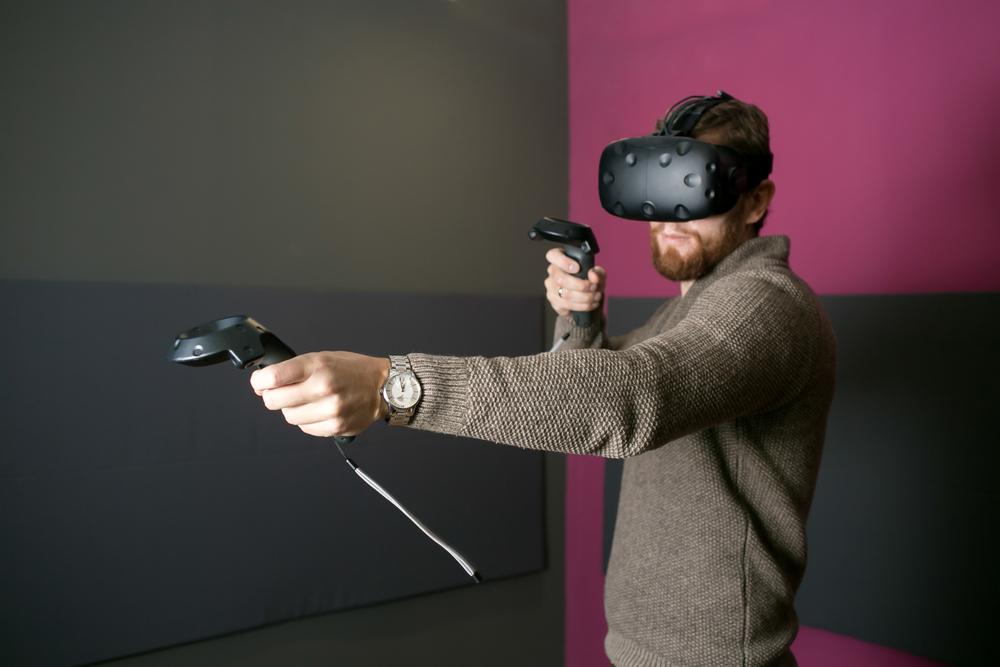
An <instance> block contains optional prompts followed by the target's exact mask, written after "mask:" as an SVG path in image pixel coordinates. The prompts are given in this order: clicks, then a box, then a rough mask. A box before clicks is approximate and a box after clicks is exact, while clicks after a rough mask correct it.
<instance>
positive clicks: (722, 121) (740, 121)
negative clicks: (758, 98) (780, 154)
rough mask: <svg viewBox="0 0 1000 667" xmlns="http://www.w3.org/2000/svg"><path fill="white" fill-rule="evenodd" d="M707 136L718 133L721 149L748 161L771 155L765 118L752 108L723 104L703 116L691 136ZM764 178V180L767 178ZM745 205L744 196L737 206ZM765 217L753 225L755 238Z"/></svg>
mask: <svg viewBox="0 0 1000 667" xmlns="http://www.w3.org/2000/svg"><path fill="white" fill-rule="evenodd" d="M708 132H718V133H719V134H720V135H721V141H720V143H721V144H722V145H725V146H728V147H730V148H732V149H733V150H735V151H738V152H739V153H741V154H742V155H743V156H744V157H746V158H748V159H750V160H755V159H765V158H767V156H768V155H770V154H771V147H770V133H769V131H768V124H767V116H766V115H765V114H764V112H763V111H761V110H760V109H759V108H758V107H756V106H754V105H753V104H748V103H746V102H741V101H740V100H726V101H725V102H720V103H719V104H716V105H715V106H714V107H712V108H711V109H708V110H707V111H705V113H704V114H702V116H701V118H699V119H698V124H697V125H695V126H694V129H693V130H692V131H691V135H692V136H693V137H695V138H697V137H698V136H699V135H702V134H707V133H708ZM763 176H764V177H765V178H766V177H767V174H764V175H763ZM746 201H747V198H746V196H745V195H742V196H740V201H738V202H737V204H736V206H737V207H740V206H743V205H745V202H746ZM767 213H768V212H767V211H764V215H763V216H762V217H761V219H760V220H759V221H757V222H756V223H754V225H753V229H754V233H755V234H760V228H761V227H763V226H764V221H765V220H766V219H767Z"/></svg>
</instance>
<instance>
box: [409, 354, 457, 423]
mask: <svg viewBox="0 0 1000 667" xmlns="http://www.w3.org/2000/svg"><path fill="white" fill-rule="evenodd" d="M407 356H408V357H409V359H410V365H411V366H412V367H413V372H414V373H415V374H416V376H417V379H418V380H420V386H421V387H422V388H423V392H424V393H423V398H421V399H420V405H419V406H418V407H417V410H416V412H414V413H413V420H412V421H411V422H410V424H409V425H410V426H411V427H413V428H419V429H422V430H425V431H435V432H437V433H449V434H451V435H461V434H462V433H463V432H464V430H465V428H466V426H467V425H468V413H469V409H468V408H469V365H468V361H467V360H466V359H464V358H462V357H445V356H439V355H434V354H421V353H411V354H409V355H407Z"/></svg>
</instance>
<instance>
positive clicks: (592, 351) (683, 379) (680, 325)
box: [409, 236, 835, 667]
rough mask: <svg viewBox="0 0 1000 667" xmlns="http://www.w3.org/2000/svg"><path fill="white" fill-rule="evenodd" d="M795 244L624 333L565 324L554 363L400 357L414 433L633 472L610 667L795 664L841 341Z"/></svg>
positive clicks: (692, 292) (705, 285) (616, 549)
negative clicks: (799, 271)
mask: <svg viewBox="0 0 1000 667" xmlns="http://www.w3.org/2000/svg"><path fill="white" fill-rule="evenodd" d="M788 247H789V242H788V239H787V238H786V237H783V236H770V237H762V238H755V239H751V240H749V241H746V242H745V243H743V244H742V245H740V246H739V247H738V248H737V249H736V250H735V251H734V252H733V253H731V254H730V255H729V256H728V257H726V258H725V259H724V260H723V261H722V262H720V263H719V265H718V266H716V267H715V269H714V270H713V271H712V272H711V273H709V274H708V275H706V276H704V277H702V278H700V279H699V280H697V281H695V283H694V284H693V285H692V286H691V288H690V289H689V290H688V293H687V295H686V296H684V297H676V298H672V299H668V300H667V301H666V302H665V303H664V304H663V305H662V306H661V307H660V308H659V309H658V310H657V312H656V313H655V314H654V315H653V316H652V317H651V318H650V320H649V321H648V322H647V323H646V324H645V325H643V326H642V327H640V328H639V329H637V330H636V331H633V332H631V333H629V334H627V335H625V336H623V337H620V338H615V337H612V338H608V337H607V336H606V335H605V333H604V323H603V319H602V318H601V317H597V318H595V320H596V321H595V323H594V324H593V325H592V326H591V327H589V328H587V329H582V328H577V327H574V326H573V325H572V322H571V320H570V319H569V318H560V320H559V322H558V324H557V327H556V332H555V333H556V337H559V336H561V335H562V334H563V333H565V332H566V331H567V330H570V331H571V336H570V338H569V340H567V341H566V344H565V345H564V346H563V348H562V349H560V350H559V351H558V352H554V353H544V354H539V355H534V356H530V357H518V358H483V357H471V358H460V357H444V356H432V355H425V354H410V355H409V356H410V361H411V363H412V365H413V368H414V371H415V372H416V374H417V377H418V378H419V379H420V381H421V383H422V384H423V387H424V397H423V399H422V402H421V405H420V407H419V409H418V411H417V413H416V415H415V416H414V420H413V423H412V426H413V427H415V428H421V429H427V430H431V431H437V432H441V433H450V434H454V435H461V436H466V437H472V438H479V439H482V440H489V441H493V442H500V443H505V444H509V445H515V446H518V447H526V448H531V449H540V450H546V451H553V452H565V453H571V454H596V455H600V456H606V457H615V458H625V459H626V460H625V463H624V471H623V477H622V488H621V496H620V499H619V507H618V519H617V525H616V528H615V537H614V544H613V547H612V553H611V562H610V564H609V567H608V575H607V580H606V586H605V611H606V614H607V619H608V626H609V631H608V636H607V638H606V641H605V648H606V650H607V652H608V656H609V657H610V659H611V660H612V661H613V662H614V663H615V664H616V665H620V666H622V667H639V666H646V665H658V666H659V665H663V666H666V665H720V666H723V665H724V666H726V667H730V666H732V665H768V664H794V658H792V657H791V654H790V652H789V651H788V646H789V644H790V643H791V641H792V639H793V638H794V636H795V633H796V630H797V627H798V622H797V618H796V615H795V611H794V606H793V603H794V596H795V591H796V589H797V588H798V585H799V582H800V581H801V578H802V574H803V571H804V568H805V562H806V539H805V522H806V516H807V514H808V512H809V505H810V502H811V500H812V494H813V488H814V486H815V481H816V474H817V469H818V466H819V461H820V452H821V449H822V445H823V438H824V433H825V430H826V417H827V413H828V411H829V406H830V401H831V399H832V396H833V383H834V361H835V360H834V356H835V342H834V337H833V333H832V330H831V329H830V325H829V322H828V321H827V319H826V316H825V314H824V312H823V309H822V307H821V305H820V303H819V300H818V299H817V298H816V296H815V294H813V292H812V291H811V290H810V289H809V287H808V286H807V285H806V284H805V283H804V282H803V281H802V280H801V279H800V278H798V277H797V276H796V275H795V274H793V273H792V272H791V270H790V269H789V268H788V263H787V259H788Z"/></svg>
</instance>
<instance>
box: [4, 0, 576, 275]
mask: <svg viewBox="0 0 1000 667" xmlns="http://www.w3.org/2000/svg"><path fill="white" fill-rule="evenodd" d="M565 53H566V29H565V7H564V3H563V2H562V1H560V0H514V1H509V0H505V1H504V2H488V1H486V0H480V1H477V0H461V1H460V2H450V1H449V0H353V1H340V2H319V1H317V2H308V1H302V0H299V1H293V2H282V3H280V4H279V3H274V2H253V1H239V2H238V1H235V0H230V1H199V2H194V1H190V0H188V1H181V2H151V1H142V0H140V1H134V0H121V1H117V2H115V1H105V2H87V3H79V2H44V1H42V2H39V1H32V2H27V1H22V2H16V1H13V0H6V1H4V2H2V3H0V95H2V99H3V104H0V145H2V146H3V147H4V148H3V157H2V158H0V179H2V180H0V182H2V183H3V184H4V188H3V197H2V198H0V220H2V221H3V226H4V243H3V244H2V245H0V278H26V279H33V278H50V279H59V280H105V281H112V282H140V281H141V282H169V283H178V282H179V283H196V284H200V283H207V284H232V285H240V286H246V285H254V284H257V285H269V286H302V287H308V288H334V289H352V290H401V291H407V292H414V291H415V292H438V293H440V292H462V293H469V294H527V293H531V294H536V293H537V290H538V289H539V284H540V278H537V277H536V276H537V275H538V274H535V273H533V271H532V270H533V269H535V268H536V267H537V268H538V271H539V273H541V272H542V271H543V269H544V264H543V261H542V253H540V252H539V251H538V249H537V248H535V249H532V248H526V247H525V241H524V238H525V234H526V232H527V229H528V227H530V226H531V224H532V223H533V222H534V221H535V219H537V218H538V217H539V216H541V215H547V214H548V215H558V214H560V213H562V212H564V211H565V207H566V191H567V182H566V179H567V162H566V159H567V158H566V156H567V130H566V63H565V58H566V55H565ZM526 269H527V270H526Z"/></svg>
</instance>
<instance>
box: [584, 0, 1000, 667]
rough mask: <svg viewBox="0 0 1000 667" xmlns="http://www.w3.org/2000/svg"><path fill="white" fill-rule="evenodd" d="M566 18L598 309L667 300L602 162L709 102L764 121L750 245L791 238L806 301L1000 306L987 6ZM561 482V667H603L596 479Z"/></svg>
mask: <svg viewBox="0 0 1000 667" xmlns="http://www.w3.org/2000/svg"><path fill="white" fill-rule="evenodd" d="M568 20H569V28H568V30H569V37H568V40H569V114H570V118H569V122H570V218H571V219H572V220H576V221H578V222H582V223H585V224H589V225H591V226H592V227H594V229H595V232H596V233H597V236H598V239H599V240H600V242H601V254H600V255H599V257H598V263H599V264H601V265H603V266H605V267H606V268H607V270H608V293H609V294H610V295H611V296H657V295H670V294H674V293H676V289H674V288H673V287H671V286H670V285H669V284H667V283H665V282H664V281H663V280H662V279H661V278H659V276H658V275H657V274H656V273H655V272H654V271H653V269H652V268H651V267H650V261H649V249H648V242H647V240H646V233H647V227H646V225H644V224H643V223H639V222H629V221H624V220H619V219H616V218H613V217H612V216H610V215H608V214H606V213H605V212H604V211H603V210H602V209H601V207H600V204H599V202H598V199H597V188H596V180H597V159H598V156H599V155H600V152H601V149H602V148H603V147H604V146H605V145H606V144H607V143H608V142H610V141H612V140H614V139H618V138H621V137H625V136H635V135H638V134H646V133H648V132H649V131H651V129H652V126H653V122H654V120H655V119H656V117H657V116H659V115H662V113H663V112H664V111H665V110H666V108H667V107H669V106H670V104H671V103H673V102H674V101H676V100H678V99H680V98H681V97H684V96H686V95H692V94H711V93H713V92H715V90H716V89H718V88H721V89H723V90H726V91H727V92H729V93H731V94H733V95H735V96H736V97H739V98H741V99H744V100H746V101H749V102H753V103H755V104H757V105H758V106H760V107H761V108H762V109H763V110H764V111H765V112H766V113H767V114H768V116H769V118H770V121H771V143H772V150H773V152H774V154H775V169H774V173H773V176H772V178H773V179H774V180H775V182H776V184H777V195H776V198H775V202H774V205H773V207H772V212H771V215H770V216H769V218H768V222H767V226H766V227H765V233H771V234H787V235H789V236H790V237H791V239H792V256H791V262H792V266H793V268H794V269H795V270H796V271H797V272H798V273H799V274H800V275H802V276H803V277H804V278H805V279H806V280H807V281H808V282H809V283H810V284H811V285H812V286H813V287H814V288H815V289H816V291H817V292H820V293H822V294H858V293H882V294H885V293H906V292H941V291H995V290H998V289H1000V253H998V251H997V248H998V247H1000V225H998V224H997V223H996V214H995V213H993V211H994V210H995V209H996V206H995V205H994V204H993V201H992V197H993V193H994V192H997V191H998V190H997V187H996V186H995V185H994V182H995V181H996V179H997V171H996V169H995V167H994V164H995V163H996V160H997V158H996V156H997V155H1000V129H998V128H1000V121H998V120H997V118H998V117H1000V113H998V109H1000V38H998V37H997V30H996V26H998V25H1000V3H995V2H988V1H982V2H970V1H964V2H963V1H959V2H950V3H938V2H933V3H932V2H919V1H909V2H907V1H903V0H895V1H886V2H877V3H874V2H861V1H859V0H845V1H838V2H831V1H827V2H807V3H803V2H793V1H791V0H773V1H768V0H745V1H742V2H737V1H735V0H699V1H698V2H665V1H663V0H619V1H618V2H606V1H604V0H601V1H597V0H568ZM567 465H568V467H567V505H566V554H567V562H566V577H567V582H566V584H567V609H566V622H567V635H566V664H567V665H573V666H574V667H581V666H582V667H586V666H588V665H606V664H607V662H606V660H605V659H604V657H603V637H604V632H605V625H604V618H603V606H602V597H601V595H602V590H601V589H602V586H603V575H602V573H601V569H602V567H601V502H600V498H601V493H602V479H603V476H602V475H603V462H602V461H601V460H598V459H589V458H584V457H571V458H570V459H569V461H568V464H567ZM804 639H805V638H804ZM803 650H808V647H804V648H803ZM872 664H874V663H872Z"/></svg>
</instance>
